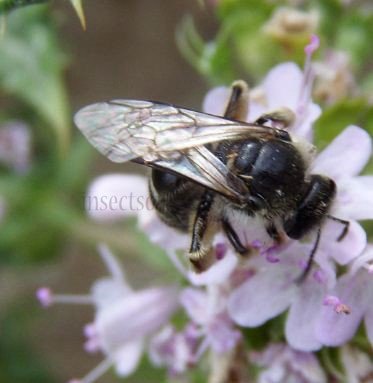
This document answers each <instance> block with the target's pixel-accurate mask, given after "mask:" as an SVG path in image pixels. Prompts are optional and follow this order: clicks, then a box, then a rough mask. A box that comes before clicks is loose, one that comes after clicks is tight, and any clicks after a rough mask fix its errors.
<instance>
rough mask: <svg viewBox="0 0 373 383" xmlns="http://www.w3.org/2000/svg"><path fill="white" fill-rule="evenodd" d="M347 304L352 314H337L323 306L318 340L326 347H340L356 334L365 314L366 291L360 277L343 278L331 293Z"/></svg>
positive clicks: (317, 335) (318, 326)
mask: <svg viewBox="0 0 373 383" xmlns="http://www.w3.org/2000/svg"><path fill="white" fill-rule="evenodd" d="M330 295H333V296H336V297H338V298H339V299H340V301H341V302H342V303H343V304H346V305H347V306H348V307H349V308H350V310H351V313H350V314H348V315H347V314H343V313H336V312H335V311H334V308H333V307H331V306H323V307H322V308H321V310H320V315H319V317H318V319H317V321H316V325H315V335H316V337H317V339H318V340H319V341H320V342H321V343H322V344H324V345H326V346H339V345H342V344H344V343H346V342H347V341H348V340H350V339H351V338H352V336H353V335H354V334H355V332H356V330H357V328H358V327H359V324H360V321H361V319H362V317H363V314H364V312H365V309H366V308H365V306H366V302H365V297H364V295H365V289H364V286H363V283H361V279H359V275H357V276H356V277H351V276H350V275H344V276H342V277H341V278H340V279H339V281H338V283H337V285H336V288H335V289H334V290H333V291H332V292H331V293H330Z"/></svg>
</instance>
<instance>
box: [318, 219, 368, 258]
mask: <svg viewBox="0 0 373 383" xmlns="http://www.w3.org/2000/svg"><path fill="white" fill-rule="evenodd" d="M342 230H343V226H342V225H341V224H340V223H338V222H335V221H331V220H329V221H328V222H327V223H326V224H325V226H324V227H323V231H322V234H321V241H320V246H319V248H320V250H321V251H322V252H324V253H325V254H327V255H328V256H329V257H332V258H334V259H335V260H336V261H337V262H338V263H339V264H341V265H346V264H348V263H349V262H351V261H352V260H353V259H355V258H356V257H357V256H358V255H359V254H361V253H362V251H363V250H364V249H365V246H366V244H367V235H366V232H365V230H364V229H363V228H362V227H361V225H360V224H359V223H357V222H356V221H350V226H349V229H348V232H347V235H346V236H345V237H344V238H343V239H342V240H341V241H339V242H338V241H337V238H338V236H339V235H340V234H341V232H342Z"/></svg>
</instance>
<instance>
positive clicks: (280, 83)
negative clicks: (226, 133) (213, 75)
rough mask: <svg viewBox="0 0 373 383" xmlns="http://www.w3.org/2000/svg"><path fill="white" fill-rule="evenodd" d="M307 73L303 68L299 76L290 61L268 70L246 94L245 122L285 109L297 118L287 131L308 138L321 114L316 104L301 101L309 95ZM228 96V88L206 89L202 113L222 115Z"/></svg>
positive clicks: (309, 83)
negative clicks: (259, 83)
mask: <svg viewBox="0 0 373 383" xmlns="http://www.w3.org/2000/svg"><path fill="white" fill-rule="evenodd" d="M310 71H311V68H310V66H307V67H306V69H305V74H303V73H302V71H301V70H300V69H299V67H298V66H297V65H296V64H294V63H292V62H288V63H283V64H279V65H277V66H276V67H274V68H273V69H272V70H270V71H269V73H268V74H267V76H266V77H265V79H264V80H263V82H262V84H261V85H259V86H258V87H257V88H254V89H253V90H252V91H251V92H250V101H249V113H248V116H247V118H246V121H248V122H252V121H255V120H256V119H257V118H258V117H259V116H260V115H262V114H263V113H266V112H271V111H273V110H275V109H278V108H282V107H287V108H289V109H290V110H292V111H293V112H295V113H296V117H297V120H296V122H295V124H294V125H293V126H292V128H291V132H292V133H294V134H295V135H296V136H298V137H306V138H308V139H310V138H311V135H312V124H313V123H314V122H315V120H316V119H317V118H318V117H319V116H320V114H321V109H320V107H319V106H318V105H316V104H314V103H313V102H312V100H311V99H308V98H306V100H305V97H306V96H307V97H308V96H309V95H310V93H311V92H310V88H311V86H312V76H310V75H309V74H308V73H309V72H310ZM229 95H230V89H229V88H228V87H216V88H214V89H212V90H210V91H209V92H208V93H207V95H206V97H205V99H204V101H203V110H204V111H205V112H206V113H210V114H215V115H220V116H221V115H223V114H224V110H225V106H226V104H227V102H228V99H229Z"/></svg>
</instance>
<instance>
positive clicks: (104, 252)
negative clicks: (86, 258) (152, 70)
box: [98, 243, 125, 281]
mask: <svg viewBox="0 0 373 383" xmlns="http://www.w3.org/2000/svg"><path fill="white" fill-rule="evenodd" d="M98 252H99V254H100V256H101V259H102V260H103V262H104V263H105V266H106V267H107V269H108V271H109V272H110V274H111V275H112V276H113V278H114V279H117V280H121V281H122V280H124V279H125V278H124V273H123V270H122V268H121V267H120V264H119V263H118V261H117V258H116V257H115V256H114V254H113V253H112V252H111V251H110V249H109V247H108V246H107V245H105V244H103V243H100V244H99V245H98Z"/></svg>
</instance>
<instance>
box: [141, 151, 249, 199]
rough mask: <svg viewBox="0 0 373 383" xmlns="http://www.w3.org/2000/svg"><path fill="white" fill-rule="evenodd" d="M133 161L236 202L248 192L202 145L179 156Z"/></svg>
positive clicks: (241, 182)
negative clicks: (193, 183)
mask: <svg viewBox="0 0 373 383" xmlns="http://www.w3.org/2000/svg"><path fill="white" fill-rule="evenodd" d="M135 161H136V162H139V163H142V164H145V165H147V166H150V167H155V168H158V169H162V170H166V171H169V172H172V173H175V174H177V175H181V176H183V177H186V178H188V179H190V180H192V181H193V182H197V183H199V184H200V185H202V186H205V187H207V188H209V189H211V190H214V191H216V192H218V193H220V194H223V195H225V196H226V197H228V198H230V199H231V200H233V201H235V202H237V203H242V202H244V201H246V199H247V195H248V194H249V189H248V187H247V185H246V184H245V183H244V182H243V180H242V179H241V178H239V177H237V176H236V175H235V174H234V173H232V172H231V171H230V170H229V168H228V167H227V166H226V165H225V164H224V163H223V162H221V161H220V160H219V158H217V157H216V156H215V155H214V154H213V153H211V152H210V151H209V150H208V149H206V148H205V147H204V146H199V147H196V148H192V149H189V150H187V152H186V153H185V155H184V156H181V157H180V158H169V159H158V160H155V161H152V162H146V161H144V160H142V159H139V160H135Z"/></svg>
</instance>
